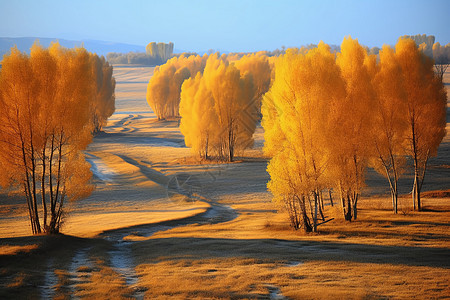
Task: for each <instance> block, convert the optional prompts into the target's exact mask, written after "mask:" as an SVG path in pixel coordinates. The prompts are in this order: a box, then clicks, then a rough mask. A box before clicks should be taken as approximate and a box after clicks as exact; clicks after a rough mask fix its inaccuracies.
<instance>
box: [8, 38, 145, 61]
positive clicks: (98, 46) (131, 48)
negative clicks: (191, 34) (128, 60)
mask: <svg viewBox="0 0 450 300" xmlns="http://www.w3.org/2000/svg"><path fill="white" fill-rule="evenodd" d="M36 39H38V40H39V42H40V43H41V45H42V46H44V47H48V46H49V45H50V43H51V42H52V41H59V43H60V44H61V46H64V47H67V48H72V47H75V46H81V45H83V46H84V48H86V49H87V50H88V51H90V52H95V53H97V54H98V55H103V56H105V57H106V54H108V53H109V52H120V53H126V52H145V46H140V45H130V44H122V43H115V42H105V41H97V40H83V41H72V40H65V39H57V38H38V37H21V38H10V37H0V60H1V59H2V57H3V54H5V53H6V52H8V51H9V50H10V49H11V47H13V46H14V45H17V48H18V49H19V50H20V51H25V52H27V53H29V52H30V48H31V46H32V45H33V43H34V41H35V40H36Z"/></svg>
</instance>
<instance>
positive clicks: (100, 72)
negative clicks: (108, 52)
mask: <svg viewBox="0 0 450 300" xmlns="http://www.w3.org/2000/svg"><path fill="white" fill-rule="evenodd" d="M89 56H90V65H91V70H92V75H93V78H94V80H95V87H96V90H95V95H94V97H93V100H92V103H91V105H92V124H93V132H94V133H98V132H100V131H101V130H102V128H103V126H105V125H106V121H107V120H108V118H109V117H110V116H112V114H113V113H114V111H115V110H116V106H115V103H116V96H115V94H114V91H115V89H116V80H115V78H114V77H113V76H112V75H113V67H112V66H111V65H110V64H109V63H108V62H107V61H106V60H105V58H104V57H103V56H102V57H99V56H98V55H96V54H93V53H90V54H89Z"/></svg>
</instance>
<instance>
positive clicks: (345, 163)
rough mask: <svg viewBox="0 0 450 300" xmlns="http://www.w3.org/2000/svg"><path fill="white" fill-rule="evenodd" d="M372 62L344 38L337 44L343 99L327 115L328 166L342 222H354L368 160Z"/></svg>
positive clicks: (372, 104)
mask: <svg viewBox="0 0 450 300" xmlns="http://www.w3.org/2000/svg"><path fill="white" fill-rule="evenodd" d="M374 62H375V57H374V56H369V55H368V54H367V51H366V50H365V49H364V47H362V46H361V45H360V44H359V43H358V40H356V39H352V38H351V37H347V38H345V39H344V41H343V42H342V44H341V52H340V53H338V54H337V58H336V63H337V64H338V66H339V67H340V70H341V76H342V78H343V79H344V81H345V85H346V96H345V97H343V98H342V99H340V100H339V101H338V102H337V103H336V107H335V109H334V110H333V113H332V114H330V117H331V119H332V122H333V123H334V124H335V127H334V131H333V134H332V135H331V136H330V139H332V140H333V144H334V145H335V149H334V151H333V152H332V157H331V160H332V164H331V166H332V167H333V172H334V178H335V179H336V181H337V182H336V185H337V187H338V190H339V192H340V195H341V203H342V206H343V208H344V214H345V219H346V220H348V221H350V220H352V218H353V219H356V218H357V204H358V199H359V196H360V193H361V189H362V187H363V185H364V181H365V171H366V167H367V163H368V159H369V155H370V154H369V153H370V152H369V151H370V148H369V147H368V145H370V141H369V137H370V129H371V127H372V124H373V122H372V114H370V113H369V112H370V111H371V108H373V107H374V101H375V94H374V91H373V88H372V85H371V69H373V65H374Z"/></svg>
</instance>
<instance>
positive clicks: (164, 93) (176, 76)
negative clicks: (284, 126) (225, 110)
mask: <svg viewBox="0 0 450 300" xmlns="http://www.w3.org/2000/svg"><path fill="white" fill-rule="evenodd" d="M214 55H216V56H218V54H214ZM208 58H209V56H208V55H206V54H205V55H203V56H198V55H191V56H184V55H181V56H179V57H173V58H172V59H170V60H168V61H167V63H166V64H164V65H162V66H159V67H157V68H156V69H155V71H154V73H153V76H152V78H151V79H150V81H149V83H148V86H147V102H148V104H149V105H150V107H151V108H152V110H153V111H154V112H155V114H156V115H157V117H158V119H159V120H163V119H171V118H178V117H180V112H179V103H180V93H181V86H182V84H183V82H184V81H185V80H186V79H188V78H194V77H195V76H196V74H197V73H198V72H200V73H203V70H204V68H205V66H206V61H207V59H208ZM221 59H222V60H223V61H227V63H228V64H230V63H232V64H234V66H235V67H236V68H237V69H238V70H239V71H240V72H241V73H242V74H244V73H248V74H250V75H251V76H252V78H253V79H252V80H253V84H254V87H255V93H254V94H253V99H251V100H252V101H255V102H256V103H255V105H254V107H255V111H254V112H249V111H247V112H249V113H251V114H259V113H260V106H261V98H262V95H263V94H264V93H266V92H267V90H268V89H269V86H270V82H271V72H272V71H271V67H270V64H269V61H268V59H267V56H265V55H264V54H262V53H256V54H248V55H235V54H233V55H231V56H227V55H222V56H221Z"/></svg>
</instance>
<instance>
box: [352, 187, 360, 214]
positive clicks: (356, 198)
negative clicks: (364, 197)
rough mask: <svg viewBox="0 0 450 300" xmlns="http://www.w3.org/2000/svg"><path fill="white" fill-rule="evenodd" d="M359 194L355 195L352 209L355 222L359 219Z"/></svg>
mask: <svg viewBox="0 0 450 300" xmlns="http://www.w3.org/2000/svg"><path fill="white" fill-rule="evenodd" d="M358 197H359V196H358V194H357V193H355V195H354V199H353V201H352V202H353V203H352V208H353V220H356V218H357V217H358Z"/></svg>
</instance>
